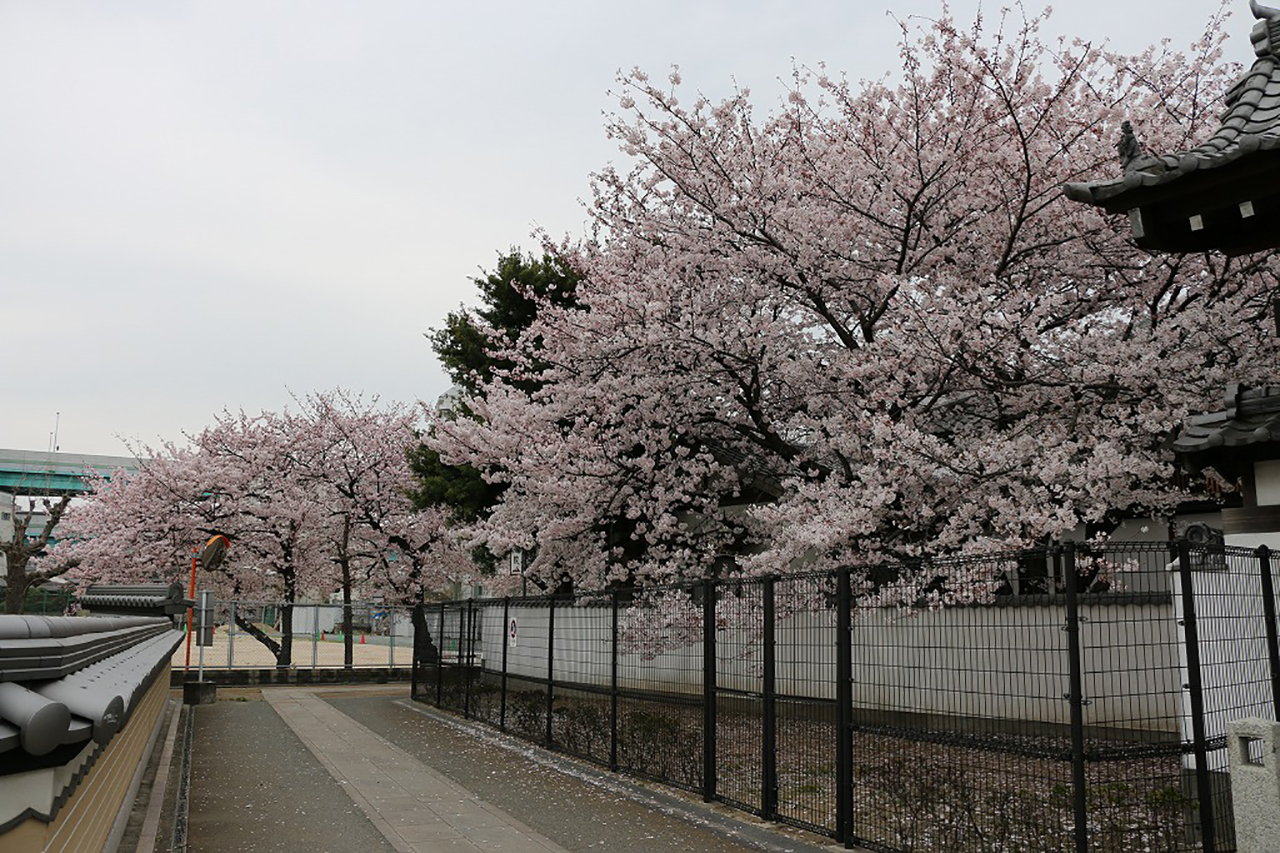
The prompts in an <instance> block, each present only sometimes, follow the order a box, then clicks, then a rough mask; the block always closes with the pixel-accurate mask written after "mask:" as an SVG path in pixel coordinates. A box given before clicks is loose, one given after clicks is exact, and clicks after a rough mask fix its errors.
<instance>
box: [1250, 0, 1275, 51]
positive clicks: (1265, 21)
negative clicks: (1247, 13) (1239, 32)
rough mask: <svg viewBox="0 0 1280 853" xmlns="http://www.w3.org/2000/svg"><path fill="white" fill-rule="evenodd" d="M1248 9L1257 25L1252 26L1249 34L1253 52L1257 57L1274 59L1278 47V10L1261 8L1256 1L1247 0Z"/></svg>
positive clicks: (1268, 7) (1267, 7) (1266, 7)
mask: <svg viewBox="0 0 1280 853" xmlns="http://www.w3.org/2000/svg"><path fill="white" fill-rule="evenodd" d="M1249 8H1250V9H1251V10H1252V11H1253V16H1254V17H1255V18H1257V19H1258V23H1256V24H1254V25H1253V32H1251V33H1249V41H1251V42H1253V52H1254V53H1255V54H1256V55H1257V56H1259V57H1272V58H1275V57H1276V54H1277V47H1280V9H1272V8H1271V7H1270V6H1263V5H1262V4H1260V3H1259V2H1258V0H1249Z"/></svg>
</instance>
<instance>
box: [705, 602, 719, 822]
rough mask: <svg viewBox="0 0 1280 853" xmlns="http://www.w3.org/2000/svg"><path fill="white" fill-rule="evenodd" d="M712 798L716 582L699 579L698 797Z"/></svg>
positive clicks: (713, 792) (713, 778) (713, 781)
mask: <svg viewBox="0 0 1280 853" xmlns="http://www.w3.org/2000/svg"><path fill="white" fill-rule="evenodd" d="M715 798H716V582H715V579H714V578H707V579H706V580H704V581H703V582H702V799H703V801H704V802H708V803H709V802H711V801H712V800H714V799H715Z"/></svg>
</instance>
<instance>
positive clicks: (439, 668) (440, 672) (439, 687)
mask: <svg viewBox="0 0 1280 853" xmlns="http://www.w3.org/2000/svg"><path fill="white" fill-rule="evenodd" d="M436 636H437V637H439V638H440V660H438V661H436V707H437V708H439V707H440V703H441V702H443V701H444V602H443V601H442V602H440V630H439V631H438V632H437V633H436Z"/></svg>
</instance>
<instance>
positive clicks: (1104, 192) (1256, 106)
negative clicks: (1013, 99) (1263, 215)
mask: <svg viewBox="0 0 1280 853" xmlns="http://www.w3.org/2000/svg"><path fill="white" fill-rule="evenodd" d="M1250 7H1251V8H1252V9H1253V11H1254V14H1255V15H1256V16H1257V17H1259V18H1261V20H1259V21H1258V23H1257V24H1256V25H1255V26H1254V29H1253V33H1252V35H1251V36H1250V38H1251V39H1252V41H1253V46H1254V53H1255V54H1257V56H1258V59H1257V60H1256V61H1255V62H1254V63H1253V67H1251V68H1250V69H1249V71H1248V72H1247V73H1246V74H1245V75H1244V77H1242V78H1241V79H1240V80H1239V81H1238V82H1237V83H1236V84H1235V86H1233V87H1232V88H1231V91H1229V92H1228V93H1227V96H1226V103H1227V109H1226V112H1224V113H1223V115H1222V126H1221V127H1220V128H1219V129H1218V130H1217V131H1216V132H1215V133H1214V134H1213V135H1212V136H1210V137H1209V138H1208V139H1207V140H1205V141H1204V142H1202V143H1201V144H1199V145H1197V146H1195V147H1194V148H1191V149H1190V150H1188V151H1184V152H1182V153H1180V154H1167V155H1164V156H1149V155H1141V156H1137V157H1136V158H1134V159H1132V160H1131V162H1128V163H1126V164H1125V170H1124V175H1123V176H1122V177H1120V178H1116V179H1114V180H1109V181H1091V182H1082V183H1071V184H1067V185H1066V187H1065V188H1064V189H1065V192H1066V194H1067V197H1068V198H1070V199H1072V200H1073V201H1080V202H1085V203H1088V204H1095V205H1099V206H1102V207H1106V208H1108V209H1112V210H1125V209H1127V208H1128V207H1129V206H1131V205H1126V204H1125V203H1124V199H1123V197H1124V196H1126V195H1128V194H1129V193H1131V192H1132V191H1134V190H1138V189H1140V188H1147V187H1156V186H1159V185H1162V184H1167V183H1169V182H1171V181H1175V180H1177V179H1179V178H1181V177H1184V176H1186V175H1190V174H1192V173H1194V172H1199V171H1205V170H1208V169H1216V168H1220V167H1222V166H1225V165H1227V164H1228V163H1231V162H1234V161H1235V160H1238V159H1239V158H1241V157H1243V156H1245V155H1247V154H1251V153H1253V152H1256V151H1270V150H1273V149H1276V148H1280V12H1277V11H1276V10H1271V9H1266V8H1264V7H1261V6H1259V5H1257V4H1256V3H1254V2H1251V3H1250ZM1127 131H1128V129H1127V128H1126V135H1127Z"/></svg>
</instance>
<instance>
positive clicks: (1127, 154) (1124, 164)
mask: <svg viewBox="0 0 1280 853" xmlns="http://www.w3.org/2000/svg"><path fill="white" fill-rule="evenodd" d="M1116 151H1117V152H1118V153H1119V154H1120V166H1121V168H1123V169H1124V170H1125V171H1126V172H1128V171H1129V166H1130V165H1131V164H1132V163H1133V161H1134V160H1137V159H1138V158H1139V157H1141V156H1142V143H1140V142H1138V137H1137V136H1136V135H1135V134H1134V132H1133V125H1132V124H1130V123H1129V122H1128V121H1127V120H1126V121H1125V123H1124V124H1122V125H1120V140H1119V141H1118V142H1116Z"/></svg>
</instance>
